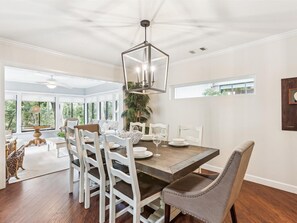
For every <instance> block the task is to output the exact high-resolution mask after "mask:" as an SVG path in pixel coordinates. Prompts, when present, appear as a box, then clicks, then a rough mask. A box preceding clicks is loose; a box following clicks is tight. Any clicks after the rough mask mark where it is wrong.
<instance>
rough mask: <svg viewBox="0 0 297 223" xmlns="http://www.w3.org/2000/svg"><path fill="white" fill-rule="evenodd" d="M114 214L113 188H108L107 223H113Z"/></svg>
mask: <svg viewBox="0 0 297 223" xmlns="http://www.w3.org/2000/svg"><path fill="white" fill-rule="evenodd" d="M115 212H116V204H115V195H114V194H113V188H112V187H111V188H110V197H109V223H114V222H115Z"/></svg>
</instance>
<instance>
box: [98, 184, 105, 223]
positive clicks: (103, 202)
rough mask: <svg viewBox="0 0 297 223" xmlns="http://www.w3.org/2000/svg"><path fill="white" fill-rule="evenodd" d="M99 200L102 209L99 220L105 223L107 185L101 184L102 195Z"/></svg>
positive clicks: (100, 209)
mask: <svg viewBox="0 0 297 223" xmlns="http://www.w3.org/2000/svg"><path fill="white" fill-rule="evenodd" d="M99 199H100V207H99V216H100V217H99V219H100V221H99V222H100V223H104V222H105V183H104V182H102V179H101V182H100V195H99Z"/></svg>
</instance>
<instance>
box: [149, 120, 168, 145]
mask: <svg viewBox="0 0 297 223" xmlns="http://www.w3.org/2000/svg"><path fill="white" fill-rule="evenodd" d="M155 132H159V134H160V135H161V136H162V138H163V140H165V141H168V135H169V125H166V124H162V123H156V124H152V123H151V124H150V128H149V135H153V134H154V133H155Z"/></svg>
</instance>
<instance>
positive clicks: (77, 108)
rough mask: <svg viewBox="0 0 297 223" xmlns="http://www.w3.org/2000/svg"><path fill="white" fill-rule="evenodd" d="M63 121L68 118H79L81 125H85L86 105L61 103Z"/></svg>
mask: <svg viewBox="0 0 297 223" xmlns="http://www.w3.org/2000/svg"><path fill="white" fill-rule="evenodd" d="M60 109H61V111H62V118H63V120H65V119H67V118H78V120H79V124H85V109H84V103H78V102H64V103H60Z"/></svg>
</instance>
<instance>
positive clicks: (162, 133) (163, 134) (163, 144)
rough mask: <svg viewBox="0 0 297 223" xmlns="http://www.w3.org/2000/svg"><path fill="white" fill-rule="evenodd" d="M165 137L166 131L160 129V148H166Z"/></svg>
mask: <svg viewBox="0 0 297 223" xmlns="http://www.w3.org/2000/svg"><path fill="white" fill-rule="evenodd" d="M166 135H167V130H166V129H163V128H162V129H161V137H162V143H161V144H162V145H161V146H162V147H167V144H166Z"/></svg>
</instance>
